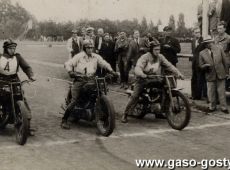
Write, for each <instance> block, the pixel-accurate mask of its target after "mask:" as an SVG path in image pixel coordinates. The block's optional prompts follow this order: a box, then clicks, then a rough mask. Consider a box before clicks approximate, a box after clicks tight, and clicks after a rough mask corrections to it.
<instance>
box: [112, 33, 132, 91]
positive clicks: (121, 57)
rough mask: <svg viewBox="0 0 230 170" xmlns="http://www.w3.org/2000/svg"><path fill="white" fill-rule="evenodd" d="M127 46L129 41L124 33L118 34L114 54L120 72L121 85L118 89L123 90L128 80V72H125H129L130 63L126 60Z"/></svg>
mask: <svg viewBox="0 0 230 170" xmlns="http://www.w3.org/2000/svg"><path fill="white" fill-rule="evenodd" d="M128 46H129V41H128V38H127V36H126V33H125V32H120V33H119V36H118V38H117V40H116V43H115V49H114V52H115V54H116V56H117V58H118V59H117V60H118V61H117V62H118V67H119V71H120V83H121V87H120V88H124V87H125V85H126V86H127V84H128V80H129V72H127V70H129V68H130V63H129V62H128V59H127V53H128Z"/></svg>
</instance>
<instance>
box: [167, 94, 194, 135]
mask: <svg viewBox="0 0 230 170" xmlns="http://www.w3.org/2000/svg"><path fill="white" fill-rule="evenodd" d="M172 98H173V99H172V100H173V104H174V107H172V106H171V104H169V111H168V113H167V114H166V115H167V120H168V123H169V125H170V126H171V127H172V128H173V129H176V130H182V129H184V128H185V127H186V126H187V125H188V123H189V121H190V117H191V109H190V105H189V101H188V99H187V98H186V97H185V96H184V95H183V94H182V93H181V92H180V91H172Z"/></svg>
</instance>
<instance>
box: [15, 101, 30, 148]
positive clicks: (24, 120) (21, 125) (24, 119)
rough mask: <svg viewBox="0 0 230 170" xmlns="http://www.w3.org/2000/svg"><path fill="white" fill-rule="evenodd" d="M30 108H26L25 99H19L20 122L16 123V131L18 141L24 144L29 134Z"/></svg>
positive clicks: (18, 114)
mask: <svg viewBox="0 0 230 170" xmlns="http://www.w3.org/2000/svg"><path fill="white" fill-rule="evenodd" d="M28 112H29V111H28V109H27V108H26V106H25V104H24V102H23V101H17V113H16V116H17V119H18V122H17V123H16V124H15V131H16V142H17V143H18V144H19V145H24V144H25V143H26V141H27V137H28V134H29V121H28V116H27V115H28Z"/></svg>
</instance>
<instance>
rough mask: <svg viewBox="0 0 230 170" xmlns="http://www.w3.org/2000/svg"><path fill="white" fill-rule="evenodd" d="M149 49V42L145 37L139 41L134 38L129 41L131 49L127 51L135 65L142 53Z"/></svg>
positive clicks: (129, 59) (128, 57) (129, 58)
mask: <svg viewBox="0 0 230 170" xmlns="http://www.w3.org/2000/svg"><path fill="white" fill-rule="evenodd" d="M147 51H148V42H147V41H146V39H144V38H140V39H139V43H137V42H136V41H135V40H134V39H132V40H131V41H130V43H129V49H128V53H127V59H128V61H131V62H132V64H133V65H134V66H135V65H136V63H137V60H138V59H139V58H140V56H141V55H143V54H145V53H146V52H147Z"/></svg>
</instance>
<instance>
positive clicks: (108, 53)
mask: <svg viewBox="0 0 230 170" xmlns="http://www.w3.org/2000/svg"><path fill="white" fill-rule="evenodd" d="M114 46H115V44H114V42H113V41H112V40H110V35H109V33H105V34H104V40H103V42H102V44H101V49H100V55H101V56H102V58H103V59H104V60H105V61H107V62H108V63H109V64H110V65H111V67H112V69H113V70H114V71H116V58H115V55H114ZM105 73H106V72H105V70H104V69H103V70H102V75H103V76H104V75H105Z"/></svg>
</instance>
